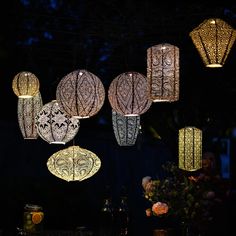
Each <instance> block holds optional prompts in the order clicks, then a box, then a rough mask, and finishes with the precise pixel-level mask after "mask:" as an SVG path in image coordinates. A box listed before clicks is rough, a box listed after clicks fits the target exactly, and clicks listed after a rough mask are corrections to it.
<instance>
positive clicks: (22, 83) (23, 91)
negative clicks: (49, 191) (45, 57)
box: [12, 71, 39, 98]
mask: <svg viewBox="0 0 236 236" xmlns="http://www.w3.org/2000/svg"><path fill="white" fill-rule="evenodd" d="M12 89H13V92H14V93H15V94H16V96H17V97H19V98H30V97H33V96H35V95H36V94H37V93H38V92H39V79H38V78H37V77H36V75H35V74H33V73H31V72H28V71H23V72H20V73H18V74H17V75H15V77H14V79H13V81H12Z"/></svg>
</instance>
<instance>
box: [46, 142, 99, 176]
mask: <svg viewBox="0 0 236 236" xmlns="http://www.w3.org/2000/svg"><path fill="white" fill-rule="evenodd" d="M47 167H48V170H49V171H50V172H51V173H52V174H53V175H55V176H56V177H58V178H61V179H63V180H66V181H76V180H78V181H82V180H85V179H88V178H90V177H92V176H93V175H94V174H95V173H97V172H98V170H99V169H100V167H101V160H100V159H99V158H98V156H97V155H96V154H94V153H93V152H91V151H89V150H86V149H83V148H81V147H79V146H70V147H69V148H66V149H63V150H61V151H58V152H56V153H54V154H53V155H52V156H51V157H50V158H49V159H48V161H47Z"/></svg>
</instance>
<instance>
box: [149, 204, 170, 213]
mask: <svg viewBox="0 0 236 236" xmlns="http://www.w3.org/2000/svg"><path fill="white" fill-rule="evenodd" d="M168 210H169V207H168V205H167V204H166V203H163V202H157V203H155V204H153V206H152V211H153V212H154V213H155V215H157V216H159V215H162V214H166V213H167V212H168Z"/></svg>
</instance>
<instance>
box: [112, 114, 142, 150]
mask: <svg viewBox="0 0 236 236" xmlns="http://www.w3.org/2000/svg"><path fill="white" fill-rule="evenodd" d="M112 125H113V131H114V134H115V138H116V141H117V143H118V144H119V145H120V146H133V145H135V142H136V139H137V136H138V134H139V129H140V116H123V115H120V114H119V113H117V112H115V111H114V110H112Z"/></svg>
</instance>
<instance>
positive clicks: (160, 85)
mask: <svg viewBox="0 0 236 236" xmlns="http://www.w3.org/2000/svg"><path fill="white" fill-rule="evenodd" d="M147 78H148V82H149V89H150V97H151V99H152V101H153V102H174V101H178V100H179V48H178V47H176V46H174V45H171V44H167V43H164V44H159V45H155V46H152V47H150V48H148V50H147Z"/></svg>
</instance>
